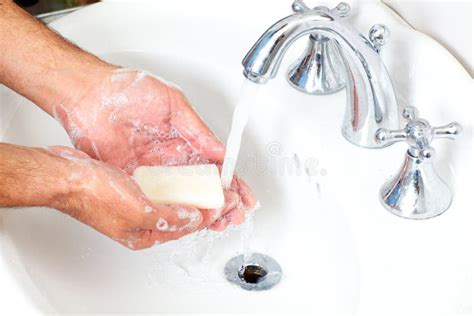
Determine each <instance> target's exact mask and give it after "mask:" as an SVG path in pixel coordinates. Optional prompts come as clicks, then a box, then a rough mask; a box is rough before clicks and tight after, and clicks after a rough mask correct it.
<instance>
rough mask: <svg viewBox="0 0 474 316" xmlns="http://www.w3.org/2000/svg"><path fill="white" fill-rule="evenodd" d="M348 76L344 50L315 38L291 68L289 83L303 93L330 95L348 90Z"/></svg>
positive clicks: (329, 42)
mask: <svg viewBox="0 0 474 316" xmlns="http://www.w3.org/2000/svg"><path fill="white" fill-rule="evenodd" d="M346 74H347V70H346V69H345V66H344V62H343V60H342V54H341V51H340V46H339V45H338V44H337V43H336V42H335V41H332V40H330V39H329V38H327V37H325V36H322V35H318V34H313V35H310V36H309V41H308V46H307V47H306V50H305V52H304V53H303V55H302V56H301V58H300V59H299V60H298V61H297V62H296V63H294V64H293V65H292V66H291V67H290V69H289V72H288V82H289V83H290V84H291V85H292V86H293V87H294V88H295V89H297V90H300V91H301V92H304V93H308V94H313V95H327V94H332V93H335V92H338V91H340V90H342V89H344V88H345V87H346Z"/></svg>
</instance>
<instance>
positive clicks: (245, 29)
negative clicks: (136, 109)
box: [0, 0, 472, 314]
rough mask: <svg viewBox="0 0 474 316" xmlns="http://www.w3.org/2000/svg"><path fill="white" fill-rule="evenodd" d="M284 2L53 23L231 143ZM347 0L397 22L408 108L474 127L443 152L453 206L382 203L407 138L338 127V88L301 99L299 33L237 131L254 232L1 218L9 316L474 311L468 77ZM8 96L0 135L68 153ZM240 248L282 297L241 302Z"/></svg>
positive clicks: (96, 11)
mask: <svg viewBox="0 0 474 316" xmlns="http://www.w3.org/2000/svg"><path fill="white" fill-rule="evenodd" d="M290 4H291V3H290V2H278V3H275V2H271V1H258V2H255V1H253V2H252V3H251V4H250V3H247V2H245V1H240V2H236V3H234V4H233V10H219V14H217V13H216V1H210V0H209V1H199V3H197V2H196V1H194V2H193V1H180V2H179V3H173V2H167V3H166V5H164V4H163V5H157V4H156V2H155V3H153V2H152V1H144V0H143V1H133V3H132V1H104V2H102V3H99V4H96V5H92V6H90V7H88V8H86V9H82V10H80V11H77V12H75V13H73V14H70V15H68V16H66V17H65V18H62V19H60V20H57V21H55V22H54V23H53V24H51V26H52V27H53V28H54V29H56V30H57V31H58V32H60V33H61V34H63V35H64V36H65V37H66V38H68V39H70V40H72V41H73V42H75V43H77V44H78V45H79V46H81V47H83V48H85V49H87V50H88V51H90V52H92V53H95V54H98V55H99V56H101V57H102V58H104V59H105V60H107V61H110V62H113V63H116V64H121V65H125V66H129V67H137V68H142V69H145V70H148V71H150V72H152V73H154V74H156V75H159V76H160V77H163V78H166V80H168V81H171V82H174V83H176V84H178V85H179V86H180V87H181V88H182V89H183V90H184V91H185V92H186V94H187V96H188V97H189V99H190V100H191V102H192V104H193V105H194V106H195V108H196V109H197V111H198V112H199V113H200V114H201V116H202V117H203V118H204V120H205V121H206V122H207V123H208V124H209V125H210V127H211V128H212V129H213V130H214V131H215V133H216V134H217V135H218V136H219V137H220V138H221V139H224V140H225V139H226V137H227V135H228V132H229V126H230V123H231V119H232V110H233V107H234V105H235V103H236V101H237V99H238V91H239V89H240V86H241V84H242V80H243V77H242V75H241V71H242V69H241V66H240V60H241V59H242V57H243V56H244V54H245V53H246V51H247V50H248V49H249V48H250V47H251V45H252V44H253V42H254V41H255V40H256V39H257V38H258V36H259V35H260V34H261V33H262V32H263V31H264V30H265V29H266V28H267V27H268V26H269V25H270V24H272V23H273V22H275V21H276V20H277V19H279V18H281V17H283V16H285V15H288V14H289V13H290ZM250 5H251V8H252V10H250V12H249V10H248V8H249V6H250ZM351 5H352V7H353V11H352V12H353V13H352V16H351V17H350V19H351V23H353V24H354V25H355V26H356V27H357V28H358V29H359V30H360V31H361V32H364V33H365V32H367V30H368V29H369V28H370V26H371V24H375V23H385V24H387V25H388V26H389V27H390V28H391V30H392V39H391V43H389V44H388V45H386V47H384V50H383V52H382V58H383V59H384V61H385V63H386V65H387V68H388V69H389V71H390V73H391V75H392V79H393V81H394V84H395V86H396V89H397V93H398V98H399V102H400V105H401V106H403V105H415V106H417V107H418V108H419V109H420V113H421V115H422V116H423V117H426V118H427V119H429V120H430V121H431V122H432V123H433V124H436V125H442V124H445V123H448V122H450V121H453V120H456V121H459V122H460V123H461V124H462V125H463V126H464V131H465V132H464V135H463V136H462V137H461V138H460V139H459V140H457V141H456V142H452V143H450V142H448V141H438V142H434V143H433V146H434V147H435V148H436V149H437V153H438V155H437V157H436V163H435V164H436V166H437V167H438V170H439V173H440V174H441V175H442V176H443V177H444V178H445V179H447V181H448V182H449V184H450V185H451V187H452V188H453V191H454V193H455V197H454V202H453V204H452V206H451V208H450V209H449V210H448V211H447V212H446V213H445V214H443V215H442V216H439V217H437V218H434V219H431V220H426V221H410V220H405V219H401V218H398V217H396V216H393V215H391V214H390V213H389V212H387V211H386V210H385V209H384V208H383V206H382V205H381V204H380V202H379V200H378V190H379V188H380V186H381V185H382V184H383V182H384V181H385V180H386V179H387V178H388V177H389V176H390V175H391V174H393V173H394V172H396V171H397V169H398V167H399V166H400V164H401V163H402V158H403V155H404V151H405V149H406V147H405V146H406V145H404V144H396V145H394V146H391V147H389V148H385V149H380V150H368V149H362V148H359V147H356V146H354V145H351V144H349V143H348V142H347V141H345V139H344V138H343V136H342V134H341V132H340V128H341V123H342V118H343V112H344V106H345V92H344V91H341V92H339V93H337V94H334V95H330V96H324V97H316V96H310V95H305V94H302V93H300V92H298V91H296V90H294V89H292V88H291V87H290V86H289V85H288V83H287V82H286V78H285V75H286V74H285V72H286V69H287V68H288V65H289V64H291V63H292V62H293V61H294V60H295V59H296V58H297V57H298V56H299V54H300V52H301V50H302V49H303V47H304V45H305V40H300V41H298V42H297V43H295V45H294V46H293V47H292V48H291V49H290V50H289V51H288V53H287V56H286V57H285V59H284V61H283V65H282V67H281V71H280V73H279V75H278V77H277V78H276V79H275V80H273V81H271V82H270V83H268V84H267V85H264V86H262V87H261V88H260V94H259V98H258V100H256V101H255V106H254V107H253V109H252V117H251V119H250V122H249V125H248V129H247V130H246V133H245V135H244V141H243V145H242V149H241V156H240V158H239V163H238V166H237V170H238V172H239V173H240V174H241V175H242V177H243V178H245V179H246V180H247V182H248V183H249V185H250V186H251V187H252V188H253V189H254V191H255V192H256V194H257V196H258V198H259V201H260V203H261V208H260V209H259V210H258V211H257V212H256V214H255V218H254V229H253V230H252V229H251V225H250V223H247V224H245V225H243V226H242V227H236V228H233V229H229V230H228V231H226V232H224V233H215V232H207V231H203V232H200V233H198V234H195V235H192V236H188V237H186V238H184V239H182V240H179V241H175V242H170V243H167V244H164V245H160V246H159V247H154V248H152V249H147V250H144V251H140V252H134V251H130V250H127V249H125V248H123V247H122V246H120V245H119V244H117V243H115V242H113V241H112V240H109V239H108V238H106V237H104V236H102V235H100V234H98V233H96V232H95V231H94V230H92V229H90V228H89V227H87V226H84V225H82V224H80V223H78V222H76V221H75V220H73V219H71V218H69V217H68V216H65V215H63V214H61V213H59V212H57V211H55V210H51V209H45V208H42V209H38V208H33V209H14V210H13V209H12V210H1V212H0V278H2V280H3V277H5V280H7V281H6V283H2V284H0V293H4V292H5V293H8V295H10V296H11V297H12V299H11V300H9V301H11V302H7V303H6V304H7V305H6V306H7V307H5V306H3V307H0V311H1V310H2V308H6V310H8V304H12V305H11V306H15V310H17V309H18V306H21V308H24V309H25V310H28V311H37V312H59V313H81V312H88V313H115V312H117V313H118V312H122V313H140V312H149V313H153V312H167V313H178V312H199V313H213V312H241V313H244V312H268V313H277V312H278V313H280V312H281V313H285V312H286V313H297V312H319V313H355V312H377V313H379V314H380V313H386V312H387V311H388V312H394V313H402V312H408V311H409V312H423V313H431V312H438V313H439V312H449V313H452V312H469V311H471V308H472V306H471V293H472V288H471V286H472V285H471V279H472V270H471V264H472V255H471V253H470V251H469V250H468V249H470V248H472V244H471V243H470V242H468V240H470V238H469V236H470V234H471V233H470V230H471V227H470V225H469V222H470V221H471V220H472V212H469V210H468V209H467V205H469V204H468V201H469V199H468V198H469V192H468V191H467V189H468V185H467V184H470V183H471V182H470V181H469V178H468V177H469V174H468V171H469V170H470V164H471V161H472V157H471V131H472V123H471V122H470V120H469V118H470V113H469V112H468V111H469V110H470V106H471V104H472V98H471V95H470V91H469V89H470V81H471V80H470V77H469V75H468V74H467V72H466V71H465V70H463V69H462V67H461V66H460V65H459V64H458V63H457V62H456V60H455V59H454V58H453V57H452V56H451V55H449V53H447V52H446V51H445V50H444V49H443V48H442V47H441V46H440V45H439V44H437V43H436V42H434V41H433V40H431V39H430V38H428V37H426V36H425V35H423V34H421V33H418V32H416V31H414V30H412V29H411V28H410V27H409V26H408V25H406V24H405V23H404V22H403V21H402V20H401V19H400V18H399V17H398V16H396V15H394V14H393V13H392V12H391V11H390V10H389V9H388V8H387V7H385V6H384V5H382V4H380V3H366V2H360V3H359V2H352V3H351ZM183 6H185V8H184V9H183ZM374 16H376V17H378V18H377V19H376V20H374V19H373V17H374ZM243 17H245V18H244V19H243ZM370 23H371V24H370ZM447 78H449V79H447ZM0 103H1V104H2V105H4V108H3V113H2V115H1V118H0V137H2V138H1V140H2V141H4V142H11V143H16V144H21V145H26V146H50V145H70V142H69V140H68V137H67V135H66V134H65V132H64V131H63V130H62V128H61V126H60V125H59V124H58V123H57V122H55V121H54V120H53V119H52V118H50V117H49V116H48V115H46V114H45V113H43V112H42V111H41V110H39V109H37V108H36V107H35V106H34V105H33V104H31V103H30V102H29V101H27V100H25V99H23V98H21V97H20V96H18V95H16V94H14V93H13V92H11V91H9V90H7V89H5V88H3V89H1V90H0ZM468 181H469V182H468ZM248 235H250V236H248ZM245 247H249V248H250V249H251V250H254V251H257V252H261V253H264V254H267V255H270V256H271V257H273V258H274V259H275V260H276V261H278V263H279V264H280V265H281V267H282V270H283V277H282V280H281V282H280V283H279V284H278V285H276V286H275V287H274V288H273V289H271V290H268V291H263V292H248V291H244V290H242V289H240V288H239V287H237V286H235V285H231V284H230V283H228V282H227V281H226V279H225V276H224V273H223V270H224V266H225V264H226V263H227V261H228V260H230V259H231V258H232V257H234V256H235V255H236V254H238V253H241V252H242V251H243V250H244V249H245ZM7 285H8V286H9V287H7ZM7 290H8V292H7ZM4 295H7V294H2V297H6V296H4ZM19 302H20V303H21V304H20V303H19ZM13 304H15V305H13ZM2 305H3V303H2Z"/></svg>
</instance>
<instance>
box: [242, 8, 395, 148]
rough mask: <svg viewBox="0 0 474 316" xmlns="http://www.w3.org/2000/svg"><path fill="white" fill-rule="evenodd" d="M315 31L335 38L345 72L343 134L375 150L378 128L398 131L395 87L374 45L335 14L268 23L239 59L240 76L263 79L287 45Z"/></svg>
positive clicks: (312, 14) (276, 66)
mask: <svg viewBox="0 0 474 316" xmlns="http://www.w3.org/2000/svg"><path fill="white" fill-rule="evenodd" d="M310 34H319V35H323V36H325V37H328V38H329V39H331V40H334V42H335V43H336V45H337V46H338V47H339V48H340V51H341V54H342V59H343V62H344V66H345V68H346V70H347V86H346V93H347V98H346V99H347V106H346V113H345V117H344V121H343V127H342V133H343V135H344V136H345V137H346V138H347V139H348V140H349V141H350V142H351V143H353V144H356V145H358V146H362V147H367V148H380V147H383V146H384V145H383V144H380V143H379V142H376V139H375V133H376V131H377V130H378V129H379V128H388V129H398V128H399V113H398V112H399V111H398V106H397V101H396V97H395V91H394V88H393V85H392V82H391V79H390V76H389V74H388V71H387V69H386V68H385V65H384V64H383V62H382V60H381V58H380V56H379V54H378V53H377V49H375V48H374V46H373V45H372V44H371V42H370V41H368V40H367V39H366V38H365V37H364V36H363V35H361V34H360V33H358V32H357V31H355V30H354V29H353V28H351V27H350V26H349V25H348V24H347V23H346V22H344V21H343V20H342V19H340V18H339V17H338V16H336V15H335V14H332V13H331V12H329V11H324V10H317V9H314V10H307V11H303V12H298V13H295V14H293V15H290V16H288V17H286V18H284V19H282V20H280V21H278V22H277V23H275V24H274V25H272V26H271V27H270V28H269V29H268V30H267V31H266V32H265V33H264V34H263V35H262V36H261V37H260V39H259V40H258V41H257V42H256V43H255V44H254V46H253V47H252V49H251V50H250V51H249V52H248V53H247V55H246V56H245V58H244V60H243V62H242V63H243V66H244V76H245V77H246V78H247V79H249V80H251V81H253V82H256V83H266V82H267V81H268V80H270V79H272V78H274V77H275V76H276V74H277V72H278V69H279V66H280V63H281V60H282V59H283V56H284V55H285V53H286V51H287V49H288V48H289V47H290V46H291V45H292V44H293V43H294V42H295V41H296V40H297V39H298V38H300V37H302V36H305V35H310Z"/></svg>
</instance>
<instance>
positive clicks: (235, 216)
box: [209, 207, 246, 231]
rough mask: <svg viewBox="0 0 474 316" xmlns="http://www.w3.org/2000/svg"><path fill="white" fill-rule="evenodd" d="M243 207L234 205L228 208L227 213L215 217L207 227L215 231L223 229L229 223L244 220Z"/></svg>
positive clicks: (236, 223)
mask: <svg viewBox="0 0 474 316" xmlns="http://www.w3.org/2000/svg"><path fill="white" fill-rule="evenodd" d="M245 211H246V210H245V209H244V208H242V207H236V208H234V209H232V210H230V211H229V212H228V213H227V214H225V215H224V216H222V217H220V218H219V219H217V220H216V221H215V222H214V223H213V224H212V225H210V226H209V229H211V230H215V231H223V230H225V229H226V228H227V227H228V226H229V225H240V224H242V223H243V222H245Z"/></svg>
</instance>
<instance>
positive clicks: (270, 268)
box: [224, 253, 282, 291]
mask: <svg viewBox="0 0 474 316" xmlns="http://www.w3.org/2000/svg"><path fill="white" fill-rule="evenodd" d="M224 273H225V276H226V278H227V280H228V281H229V282H231V283H234V284H237V285H238V286H240V287H241V288H243V289H244V290H247V291H264V290H269V289H271V288H272V287H273V286H275V285H276V284H277V283H278V282H280V279H281V275H282V271H281V267H280V265H279V264H278V262H276V261H275V260H274V259H273V258H271V257H269V256H266V255H263V254H261V253H252V254H251V255H250V256H248V258H245V257H244V255H239V256H237V257H234V258H232V259H230V260H229V262H227V264H226V266H225V269H224Z"/></svg>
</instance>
